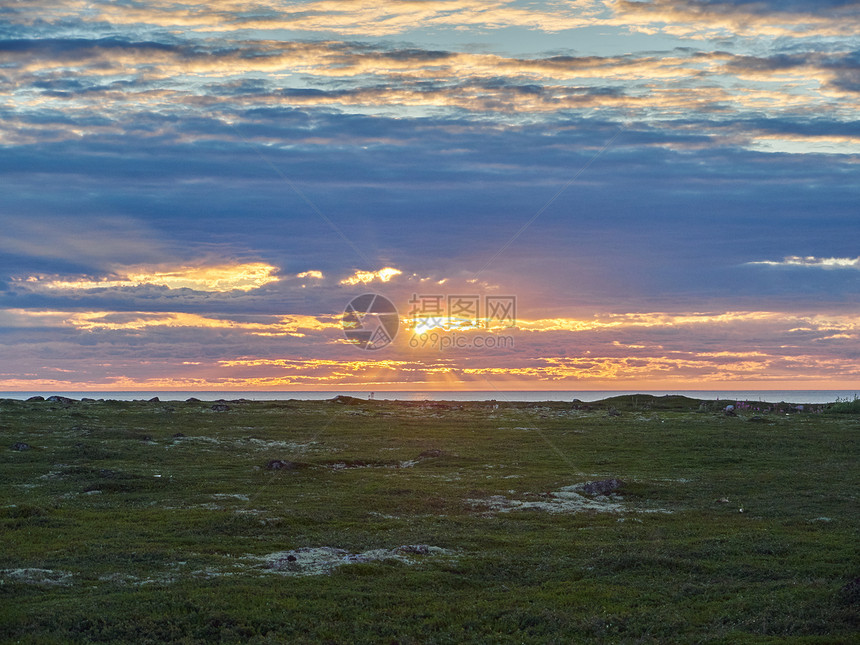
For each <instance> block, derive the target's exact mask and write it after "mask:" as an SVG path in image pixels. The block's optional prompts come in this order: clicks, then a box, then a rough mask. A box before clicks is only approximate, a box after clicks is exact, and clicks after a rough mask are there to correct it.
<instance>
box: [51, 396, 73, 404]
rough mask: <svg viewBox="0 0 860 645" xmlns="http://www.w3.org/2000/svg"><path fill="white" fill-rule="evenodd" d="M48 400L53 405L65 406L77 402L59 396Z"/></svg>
mask: <svg viewBox="0 0 860 645" xmlns="http://www.w3.org/2000/svg"><path fill="white" fill-rule="evenodd" d="M46 400H47V401H50V402H51V403H62V404H63V405H70V404H72V403H74V402H75V400H74V399H70V398H69V397H67V396H59V395H57V394H55V395H53V396H49V397H48V398H47V399H46Z"/></svg>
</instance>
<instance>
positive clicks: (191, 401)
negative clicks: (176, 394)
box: [185, 396, 200, 403]
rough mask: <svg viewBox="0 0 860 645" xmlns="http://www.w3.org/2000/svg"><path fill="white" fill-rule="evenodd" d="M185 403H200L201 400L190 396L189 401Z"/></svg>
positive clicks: (186, 400)
mask: <svg viewBox="0 0 860 645" xmlns="http://www.w3.org/2000/svg"><path fill="white" fill-rule="evenodd" d="M185 402H186V403H200V399H197V398H195V397H193V396H189V397H188V398H187V399H185Z"/></svg>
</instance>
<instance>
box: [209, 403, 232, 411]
mask: <svg viewBox="0 0 860 645" xmlns="http://www.w3.org/2000/svg"><path fill="white" fill-rule="evenodd" d="M229 409H230V406H229V405H225V404H224V403H216V404H215V405H213V406H212V410H214V411H215V412H227V411H228V410H229Z"/></svg>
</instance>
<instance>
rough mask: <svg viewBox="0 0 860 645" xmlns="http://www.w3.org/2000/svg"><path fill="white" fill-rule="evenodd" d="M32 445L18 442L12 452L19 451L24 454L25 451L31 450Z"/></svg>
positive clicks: (14, 444) (13, 446)
mask: <svg viewBox="0 0 860 645" xmlns="http://www.w3.org/2000/svg"><path fill="white" fill-rule="evenodd" d="M29 449H30V445H29V444H26V443H22V442H20V441H19V442H17V443H13V444H12V450H17V451H19V452H24V451H25V450H29Z"/></svg>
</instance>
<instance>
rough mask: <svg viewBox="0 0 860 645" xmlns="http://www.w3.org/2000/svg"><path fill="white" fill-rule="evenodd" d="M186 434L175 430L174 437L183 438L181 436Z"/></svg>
mask: <svg viewBox="0 0 860 645" xmlns="http://www.w3.org/2000/svg"><path fill="white" fill-rule="evenodd" d="M184 436H185V435H184V434H182V433H181V432H174V433H173V438H174V439H181V438H182V437H184Z"/></svg>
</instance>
